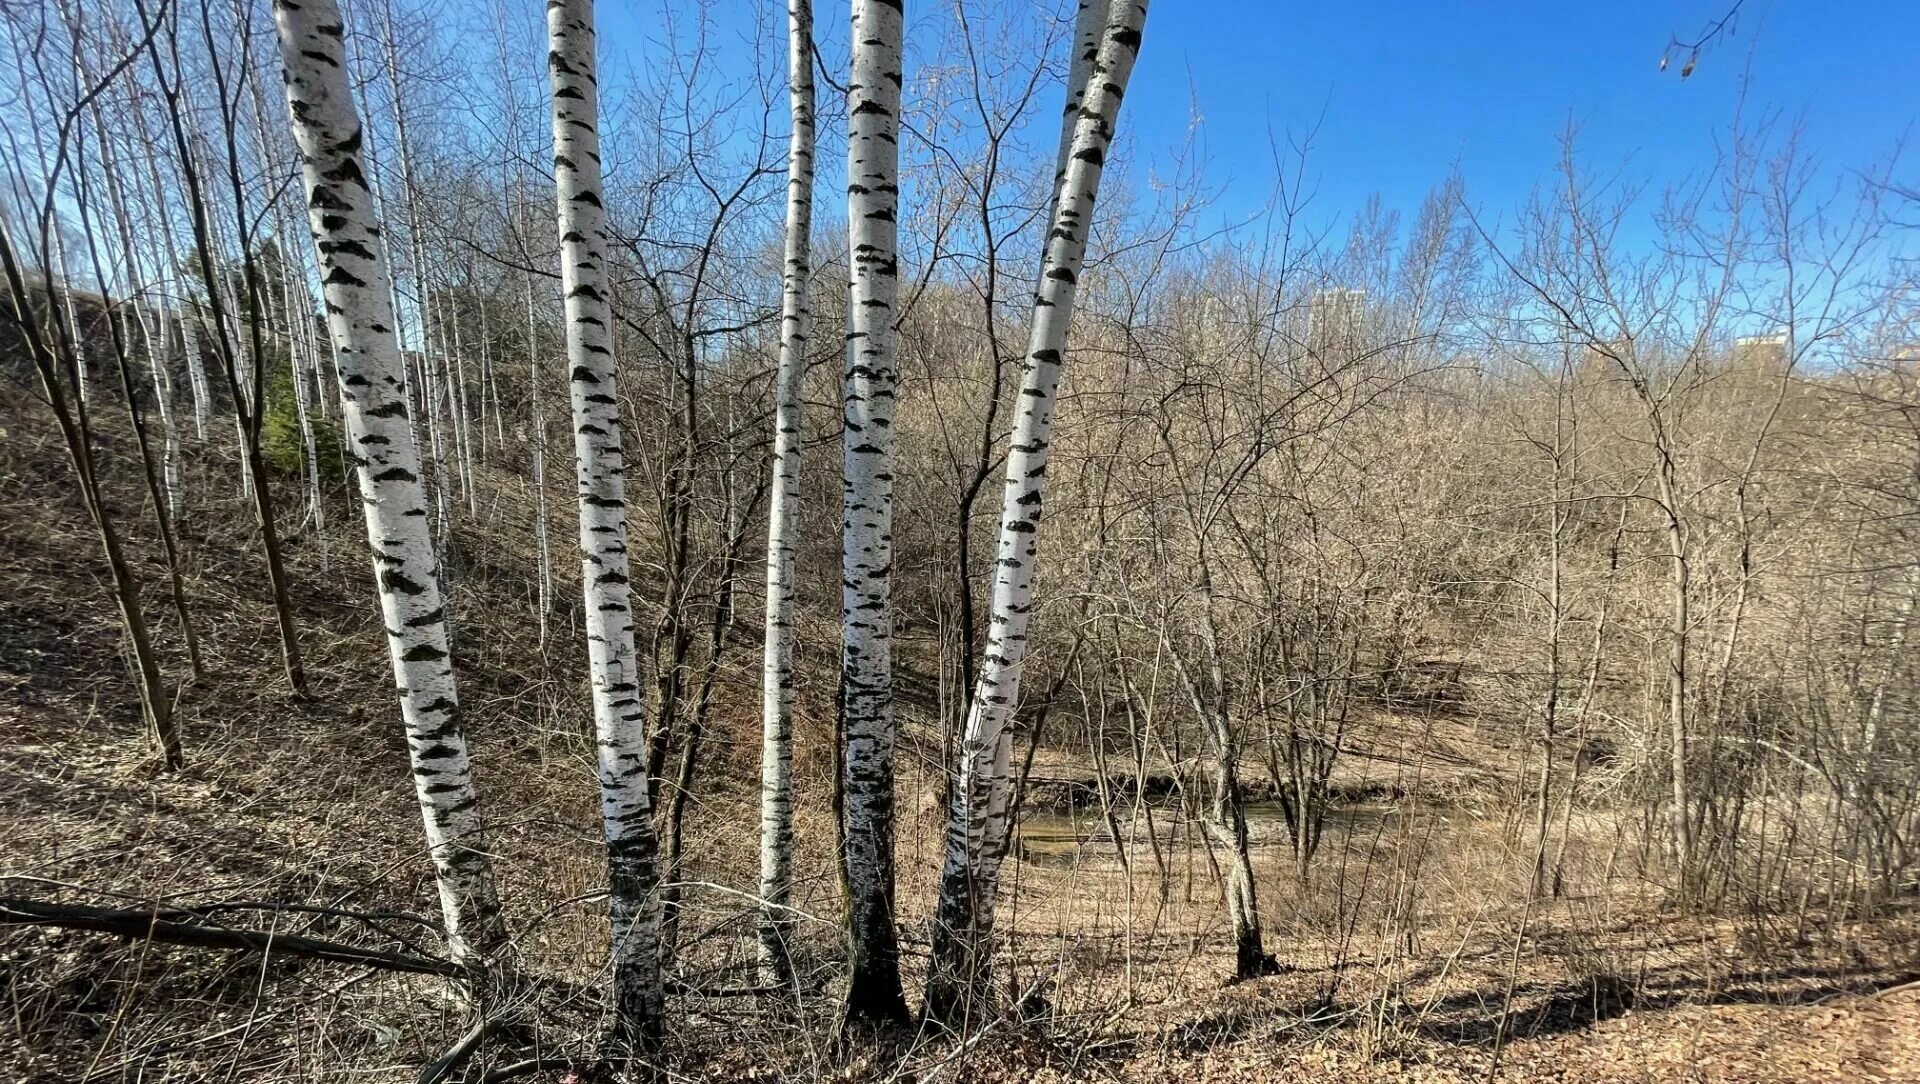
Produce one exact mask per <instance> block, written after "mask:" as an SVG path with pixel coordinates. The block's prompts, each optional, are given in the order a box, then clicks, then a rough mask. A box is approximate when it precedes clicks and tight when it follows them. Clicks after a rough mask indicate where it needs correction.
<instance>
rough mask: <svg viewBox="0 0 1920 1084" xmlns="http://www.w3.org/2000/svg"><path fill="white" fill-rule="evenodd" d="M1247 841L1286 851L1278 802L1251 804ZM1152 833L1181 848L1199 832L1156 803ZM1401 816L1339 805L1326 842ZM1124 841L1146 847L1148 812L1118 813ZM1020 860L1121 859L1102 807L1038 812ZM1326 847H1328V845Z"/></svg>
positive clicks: (1028, 821)
mask: <svg viewBox="0 0 1920 1084" xmlns="http://www.w3.org/2000/svg"><path fill="white" fill-rule="evenodd" d="M1246 809H1247V837H1248V840H1249V842H1250V843H1251V844H1252V846H1253V848H1254V850H1256V851H1258V850H1263V849H1267V848H1279V849H1283V850H1284V849H1286V848H1287V846H1288V839H1287V822H1286V816H1285V815H1284V814H1283V813H1282V812H1281V811H1280V803H1279V802H1249V803H1247V807H1246ZM1152 811H1153V828H1154V835H1155V836H1157V837H1158V838H1159V840H1160V842H1161V844H1162V845H1166V844H1177V843H1179V842H1180V841H1181V840H1182V839H1184V838H1185V837H1186V833H1187V832H1188V831H1199V830H1200V826H1199V825H1198V824H1189V823H1187V822H1185V821H1184V820H1182V818H1181V815H1180V810H1179V807H1178V806H1174V805H1169V804H1160V803H1154V804H1153V805H1152ZM1396 811H1397V807H1396V806H1394V805H1392V804H1373V803H1368V804H1358V805H1337V806H1334V807H1333V808H1332V809H1330V810H1328V811H1327V822H1326V828H1325V830H1324V837H1323V839H1324V841H1325V842H1331V841H1332V840H1333V839H1334V838H1335V837H1336V836H1338V835H1342V834H1350V833H1352V832H1354V831H1355V830H1359V829H1365V830H1372V829H1374V828H1376V827H1378V826H1379V825H1380V824H1381V823H1382V822H1383V821H1385V820H1386V819H1387V818H1389V817H1391V816H1392V815H1393V814H1394V813H1395V812H1396ZM1113 812H1114V817H1115V819H1116V820H1117V821H1118V823H1119V827H1120V838H1121V840H1122V841H1125V842H1127V843H1128V845H1129V846H1128V849H1129V850H1130V851H1131V850H1132V849H1133V848H1134V847H1145V846H1147V843H1148V840H1147V816H1146V813H1147V807H1145V806H1143V807H1141V809H1140V810H1139V812H1138V813H1137V814H1136V812H1135V810H1134V808H1133V806H1132V805H1131V804H1120V805H1116V806H1115V808H1114V811H1113ZM1019 842H1020V857H1021V859H1022V860H1024V861H1027V862H1034V863H1037V864H1040V865H1061V866H1064V865H1072V864H1074V863H1076V862H1086V861H1089V860H1092V861H1100V860H1105V859H1111V858H1113V857H1114V856H1115V855H1116V853H1117V852H1116V851H1115V848H1114V845H1113V836H1112V833H1111V832H1110V831H1109V830H1108V828H1107V822H1106V818H1105V817H1104V816H1102V815H1101V812H1100V807H1099V806H1098V805H1092V806H1084V807H1080V808H1077V809H1074V810H1072V811H1071V812H1056V811H1052V810H1049V811H1046V812H1042V813H1034V814H1032V815H1030V816H1028V817H1026V818H1025V819H1023V820H1022V821H1021V823H1020V836H1019ZM1325 842H1323V844H1322V845H1323V846H1324V845H1325Z"/></svg>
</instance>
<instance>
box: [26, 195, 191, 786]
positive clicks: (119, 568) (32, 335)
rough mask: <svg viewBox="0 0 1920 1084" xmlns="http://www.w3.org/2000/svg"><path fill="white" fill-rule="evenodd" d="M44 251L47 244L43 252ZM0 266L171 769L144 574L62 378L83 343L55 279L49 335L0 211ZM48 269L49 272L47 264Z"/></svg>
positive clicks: (73, 368)
mask: <svg viewBox="0 0 1920 1084" xmlns="http://www.w3.org/2000/svg"><path fill="white" fill-rule="evenodd" d="M45 251H46V250H45V248H44V247H43V249H42V252H43V253H44V252H45ZM0 269H4V271H5V273H6V281H7V294H8V301H9V303H10V306H11V308H12V310H13V311H12V312H11V313H10V314H9V315H10V316H11V317H12V322H13V324H14V326H15V327H16V328H17V329H18V330H19V331H20V334H21V335H22V337H23V338H25V340H26V346H27V350H28V352H29V353H30V354H31V355H32V358H33V364H34V369H35V371H36V372H37V373H38V374H39V377H40V387H41V390H42V391H43V392H44V393H45V394H46V397H47V405H48V406H49V407H50V408H51V409H52V410H53V416H54V420H55V421H56V422H58V423H59V426H60V435H61V437H62V438H63V439H64V441H65V443H66V448H67V458H68V461H69V463H70V464H71V465H72V467H73V473H74V479H75V480H76V481H77V482H78V483H79V486H80V496H81V500H82V502H83V503H85V504H86V506H87V515H88V516H89V518H91V519H92V520H93V526H94V530H95V531H96V532H97V533H98V534H99V536H100V548H101V550H102V551H103V552H104V553H105V555H106V558H107V569H108V572H109V573H110V574H111V576H112V579H113V601H114V605H115V607H116V608H118V609H119V611H120V626H121V628H122V629H124V630H125V631H126V634H127V639H128V641H129V642H130V643H131V645H132V647H133V671H134V680H135V684H136V686H137V687H138V689H139V691H140V707H141V710H142V714H144V715H145V716H146V720H147V725H148V727H149V728H150V729H151V730H152V732H153V738H154V742H155V744H157V745H158V746H159V747H160V751H161V754H162V755H163V756H164V757H165V758H166V763H167V767H169V768H175V769H177V768H179V767H181V766H182V765H184V764H185V762H186V759H185V757H184V755H183V754H182V752H181V748H180V734H179V731H178V730H177V729H176V728H175V723H174V718H173V701H172V700H171V698H170V697H169V695H168V692H167V683H166V678H165V677H164V676H163V675H162V674H161V672H160V660H159V657H158V656H157V655H156V654H155V653H154V649H153V639H152V637H151V636H150V635H149V633H148V630H147V620H146V617H145V615H144V614H142V613H141V611H140V578H139V576H138V574H136V573H135V572H134V570H133V566H132V565H131V564H129V563H128V562H127V559H126V554H125V552H124V551H123V550H122V549H121V545H120V533H119V531H118V529H117V528H116V527H115V526H114V522H113V516H112V513H111V512H110V511H109V510H108V508H107V503H106V497H105V495H104V494H103V493H102V492H101V490H100V483H99V479H98V478H96V477H95V475H94V462H93V444H92V435H91V433H90V432H89V430H88V427H87V406H86V403H85V402H84V401H75V402H72V403H69V402H68V400H67V395H66V391H65V385H63V383H62V381H61V378H60V370H61V369H62V368H65V369H66V370H67V378H68V382H70V383H71V384H72V386H74V387H75V388H76V389H77V388H78V387H79V384H80V375H79V371H80V368H81V363H80V360H79V351H80V343H79V340H77V339H74V338H72V330H71V327H70V326H69V325H67V324H66V323H64V322H63V321H62V320H61V318H60V304H59V298H58V297H57V295H56V290H55V288H54V287H53V286H52V284H51V282H49V284H48V286H47V289H46V293H47V302H48V305H47V308H48V312H49V314H50V320H51V323H52V324H53V325H54V327H55V328H56V329H57V331H58V334H59V336H60V338H58V339H56V341H55V342H53V343H49V342H48V341H47V340H46V337H45V335H44V334H43V332H42V330H41V324H40V321H39V319H38V317H37V316H36V315H35V314H34V311H33V303H32V298H33V295H32V291H31V288H30V287H28V285H27V281H26V271H25V268H24V267H23V266H22V261H21V259H20V256H19V250H18V249H17V247H16V246H15V245H14V241H13V234H12V231H11V229H10V227H9V225H8V222H7V218H6V217H5V216H0ZM42 269H43V271H45V270H46V264H45V262H43V265H42ZM47 277H48V278H49V279H51V278H52V275H51V272H47ZM76 395H77V392H76Z"/></svg>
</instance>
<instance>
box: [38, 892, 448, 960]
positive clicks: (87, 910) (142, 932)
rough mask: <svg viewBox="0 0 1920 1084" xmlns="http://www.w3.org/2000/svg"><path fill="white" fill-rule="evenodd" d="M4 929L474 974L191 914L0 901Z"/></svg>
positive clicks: (401, 954)
mask: <svg viewBox="0 0 1920 1084" xmlns="http://www.w3.org/2000/svg"><path fill="white" fill-rule="evenodd" d="M163 915H174V916H179V917H162V916H163ZM0 925H4V926H50V927H54V928H56V929H65V930H92V931H96V932H99V933H111V934H118V935H120V936H122V937H132V938H139V939H142V940H147V941H158V942H162V943H164V944H170V945H189V946H193V947H196V948H226V949H242V950H245V951H249V952H259V953H266V954H272V953H279V954H281V955H285V956H300V957H305V958H309V959H315V960H331V961H333V962H335V963H345V964H359V965H362V966H366V967H374V968H379V969H381V970H383V971H400V972H406V973H410V974H416V975H442V976H446V977H448V978H464V977H467V976H468V975H469V974H470V972H469V971H468V970H467V969H466V968H465V967H462V966H461V965H459V964H456V963H454V962H453V961H451V960H438V959H434V958H432V957H428V956H416V955H412V954H410V953H404V952H388V951H385V950H383V949H370V948H362V947H360V946H358V945H349V944H345V943H342V942H339V941H323V940H321V939H319V938H317V937H302V936H299V935H297V934H283V933H273V932H270V931H264V930H247V929H239V928H236V927H232V926H220V925H216V924H212V923H209V922H206V921H204V920H201V919H198V918H195V917H193V916H192V915H191V914H190V913H188V912H183V911H176V910H168V909H161V908H117V907H89V906H87V905H85V904H78V903H41V902H39V901H37V900H22V899H12V898H7V897H0Z"/></svg>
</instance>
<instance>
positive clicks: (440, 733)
mask: <svg viewBox="0 0 1920 1084" xmlns="http://www.w3.org/2000/svg"><path fill="white" fill-rule="evenodd" d="M274 22H275V24H276V26H277V29H278V31H279V39H280V51H281V55H282V58H283V60H284V61H285V64H286V87H287V108H288V110H289V112H290V114H291V116H292V125H293V136H294V141H295V143H296V144H297V145H298V146H299V149H300V157H301V174H302V179H303V181H304V189H305V195H306V197H307V198H306V204H307V214H308V219H309V223H310V225H311V227H312V231H313V239H314V249H315V256H316V258H317V260H318V261H319V267H320V271H321V284H322V288H323V290H324V292H325V297H326V310H327V326H328V330H329V331H330V333H331V334H332V337H333V344H334V349H335V357H336V364H337V369H338V372H339V375H340V406H341V414H342V417H343V419H344V420H345V422H346V429H347V436H348V445H349V451H350V453H351V455H352V457H353V460H354V464H355V472H356V474H357V475H358V476H359V482H360V494H361V505H362V507H363V509H364V510H365V513H366V520H367V541H368V543H369V545H370V546H371V547H372V550H373V562H374V582H375V584H376V586H377V588H378V590H379V595H380V610H381V614H382V617H383V618H384V619H385V625H386V630H387V647H388V650H389V652H390V654H391V655H392V658H393V672H394V679H395V681H396V683H397V684H398V686H399V691H400V710H401V715H402V717H403V718H404V720H405V722H406V729H407V750H408V756H409V759H410V762H411V765H412V770H413V782H414V789H415V791H416V793H417V794H418V796H419V800H420V812H421V816H422V818H423V820H424V821H425V823H426V833H427V844H428V848H429V854H430V855H431V857H432V860H433V864H434V873H435V879H436V880H437V882H438V884H439V890H440V906H441V910H442V912H443V914H444V917H445V921H446V932H447V939H448V942H449V944H450V946H451V948H452V952H453V954H454V956H455V958H456V959H461V960H466V961H471V962H474V963H476V964H482V965H484V964H486V963H488V962H490V961H493V960H496V959H497V958H499V957H500V956H501V954H503V953H504V952H506V951H507V949H508V948H509V941H508V936H507V927H506V921H505V918H504V917H503V915H502V914H501V910H500V900H499V896H498V893H497V892H496V891H495V888H494V882H493V869H492V863H491V861H490V859H489V858H488V854H489V848H488V846H487V832H486V824H485V821H484V819H483V818H482V816H481V812H480V807H479V799H478V795H477V794H476V793H475V791H474V786H473V778H472V770H471V767H470V765H469V762H468V757H467V739H466V734H465V731H464V728H463V725H462V721H461V713H460V702H459V697H458V694H457V691H456V689H455V687H454V676H453V656H452V652H451V650H450V648H449V645H448V640H447V626H446V609H445V606H444V605H443V603H442V599H441V596H440V586H439V584H440V570H439V568H438V567H437V565H438V559H437V557H436V556H435V552H434V547H433V539H432V538H431V536H430V535H429V533H428V520H429V517H428V513H427V501H426V494H425V491H424V489H423V488H422V486H421V482H420V449H419V446H418V445H417V444H416V443H415V441H414V435H413V429H412V426H411V424H410V421H409V418H408V397H407V394H406V381H405V369H404V367H403V364H402V362H401V358H400V344H399V340H398V339H397V337H396V336H395V333H394V314H393V307H392V293H391V286H390V284H389V279H388V271H387V261H386V256H385V253H384V251H383V249H382V242H381V230H380V225H379V223H378V221H377V220H376V218H375V216H374V213H373V193H372V191H371V189H370V188H369V187H368V185H367V180H366V173H365V170H364V166H363V163H362V159H361V151H360V148H361V140H362V132H361V126H360V119H359V116H358V113H357V111H356V110H355V108H354V103H353V99H352V97H351V92H350V90H349V86H348V82H347V69H346V57H345V55H344V36H345V35H344V28H343V26H342V24H341V21H340V11H339V8H338V7H336V6H335V4H334V0H280V2H279V3H276V4H275V6H274Z"/></svg>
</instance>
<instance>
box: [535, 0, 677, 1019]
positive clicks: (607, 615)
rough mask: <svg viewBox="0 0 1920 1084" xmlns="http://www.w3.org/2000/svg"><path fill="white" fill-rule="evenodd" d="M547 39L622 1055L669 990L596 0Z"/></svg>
mask: <svg viewBox="0 0 1920 1084" xmlns="http://www.w3.org/2000/svg"><path fill="white" fill-rule="evenodd" d="M547 39H548V47H549V52H548V54H547V62H548V69H549V72H550V75H551V80H552V85H553V162H554V177H555V179H556V181H557V183H558V194H559V231H560V274H561V289H562V293H563V295H564V297H565V302H566V334H567V364H568V367H569V372H570V374H571V375H570V377H569V381H568V383H569V387H570V388H571V391H572V400H573V429H574V439H573V447H574V453H575V457H576V458H577V459H578V461H579V472H578V492H579V499H580V554H581V567H580V578H581V584H582V589H583V590H584V591H585V593H586V619H587V656H588V663H589V666H590V669H591V676H592V680H593V717H594V729H595V732H596V733H597V735H598V746H599V768H600V817H601V823H602V827H603V829H604V830H605V833H606V839H607V871H608V879H609V884H610V887H611V890H612V912H613V914H612V919H613V983H614V992H615V1000H616V1006H615V1024H614V1035H613V1040H614V1043H613V1046H614V1049H613V1051H612V1053H613V1055H614V1056H615V1057H625V1056H628V1055H630V1054H632V1053H634V1052H639V1053H643V1054H650V1053H652V1052H653V1051H654V1050H655V1049H657V1048H658V1046H659V1044H660V1038H661V1019H662V1015H663V1013H664V1011H665V992H664V988H663V986H662V982H661V974H660V884H659V875H658V868H657V861H656V852H657V849H658V845H657V843H656V840H655V838H654V828H653V817H652V809H651V802H650V801H649V795H648V792H647V759H646V733H645V730H646V717H645V716H646V704H645V700H644V695H643V692H642V688H641V683H640V664H639V658H638V656H637V655H636V653H635V650H634V639H633V599H632V585H631V583H630V580H629V575H630V573H629V567H628V554H627V509H626V483H625V480H624V477H623V475H624V472H625V469H626V468H625V463H624V459H623V455H622V451H621V443H620V415H619V397H618V393H617V391H616V388H615V374H614V358H613V334H612V332H613V306H612V304H611V303H610V298H609V289H610V287H609V283H608V278H607V270H606V244H607V227H606V208H605V204H604V203H603V202H602V197H601V182H600V136H599V127H598V126H599V86H598V83H597V81H596V77H595V59H594V42H595V35H594V13H593V0H554V2H552V3H550V4H549V5H548V7H547Z"/></svg>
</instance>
